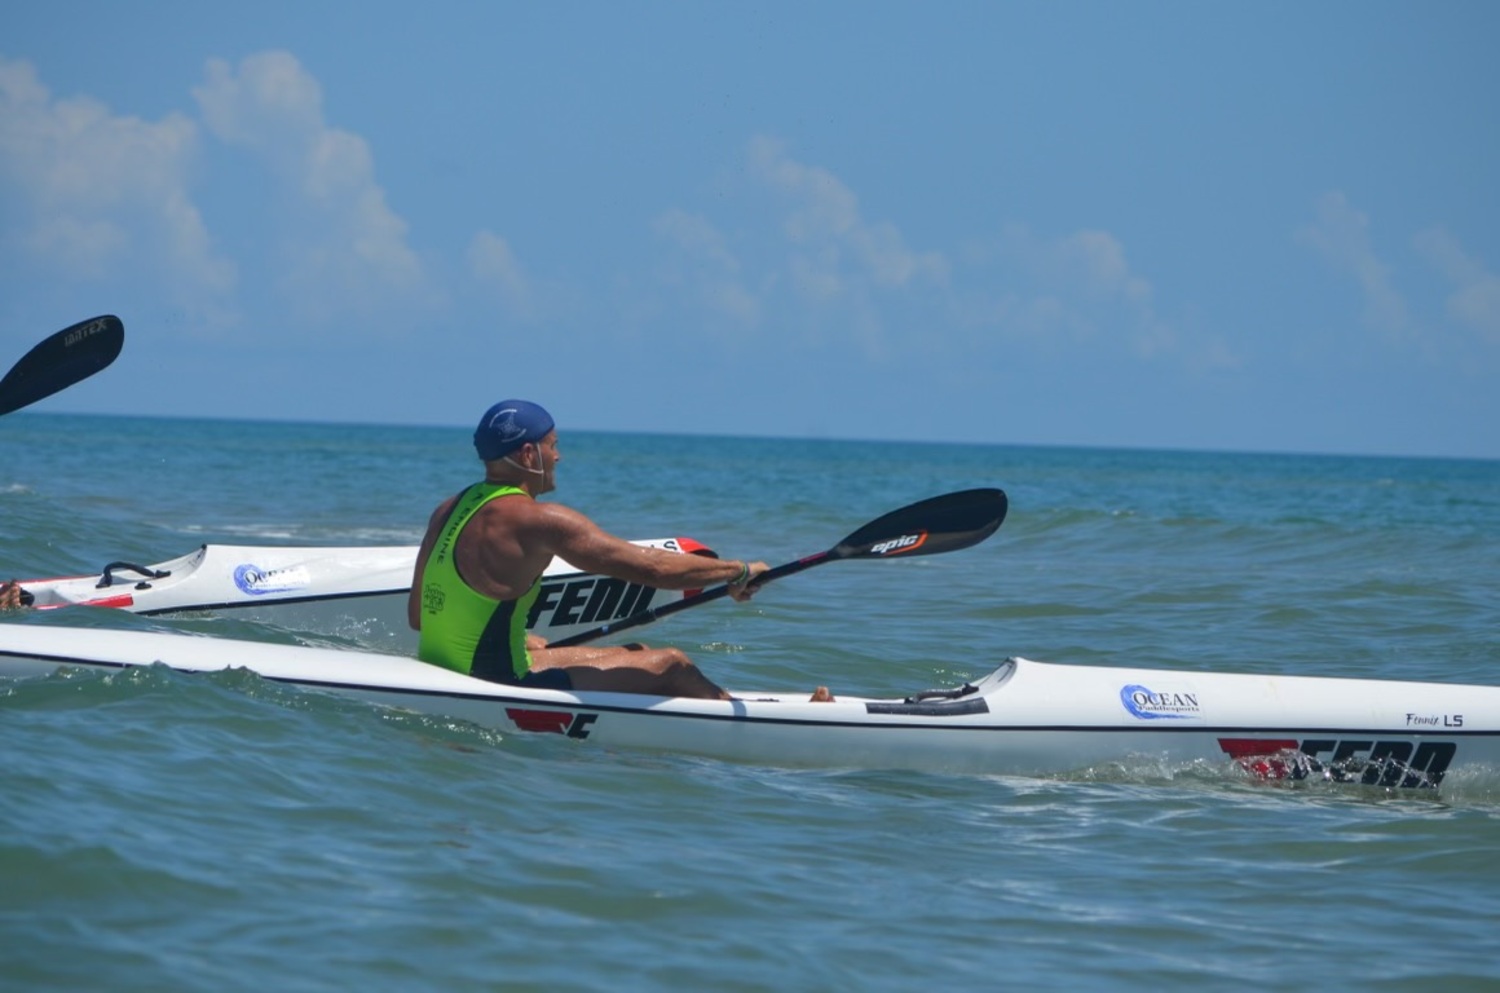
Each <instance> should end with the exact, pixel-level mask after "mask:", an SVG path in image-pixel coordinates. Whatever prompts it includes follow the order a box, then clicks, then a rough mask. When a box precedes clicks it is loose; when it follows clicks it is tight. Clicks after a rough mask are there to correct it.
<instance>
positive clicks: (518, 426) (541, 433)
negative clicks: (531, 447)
mask: <svg viewBox="0 0 1500 993" xmlns="http://www.w3.org/2000/svg"><path fill="white" fill-rule="evenodd" d="M552 427H553V424H552V415H551V414H549V413H547V412H546V411H545V410H543V409H542V408H541V407H540V406H538V405H537V404H534V403H531V402H530V401H528V400H501V401H500V402H499V403H497V404H495V405H494V406H493V407H491V408H490V409H489V410H486V411H485V412H484V416H483V417H481V418H480V419H479V427H477V428H475V429H474V450H475V451H477V452H478V453H479V457H480V458H481V459H483V460H484V461H486V462H493V461H495V460H496V459H503V458H505V456H507V455H509V454H510V453H511V452H514V451H515V450H516V449H518V448H520V447H521V446H522V445H524V444H526V443H527V442H531V443H532V444H536V443H537V442H539V441H541V440H542V439H543V438H545V437H547V433H548V432H549V431H551V430H552Z"/></svg>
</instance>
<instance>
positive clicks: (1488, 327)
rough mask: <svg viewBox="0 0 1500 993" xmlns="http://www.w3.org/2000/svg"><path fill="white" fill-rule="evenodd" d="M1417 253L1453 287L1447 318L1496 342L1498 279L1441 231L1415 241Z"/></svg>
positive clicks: (1499, 334) (1498, 336)
mask: <svg viewBox="0 0 1500 993" xmlns="http://www.w3.org/2000/svg"><path fill="white" fill-rule="evenodd" d="M1416 244H1417V249H1418V250H1419V251H1420V252H1421V253H1422V254H1423V255H1424V256H1426V258H1427V260H1428V261H1429V262H1431V263H1432V264H1433V265H1434V266H1435V267H1436V268H1437V269H1438V270H1439V271H1440V272H1442V274H1443V275H1444V276H1446V277H1447V278H1448V280H1449V282H1451V283H1452V284H1453V286H1454V289H1453V292H1452V293H1451V294H1450V295H1449V297H1448V303H1447V309H1448V314H1449V315H1450V316H1451V317H1452V318H1453V319H1454V320H1455V321H1458V322H1459V323H1460V324H1464V325H1467V326H1469V327H1471V328H1473V329H1474V330H1476V331H1479V332H1481V333H1483V334H1485V335H1488V336H1489V337H1490V338H1493V339H1495V340H1496V341H1500V276H1497V275H1496V274H1495V273H1492V272H1490V271H1489V270H1488V269H1486V268H1485V266H1484V263H1483V262H1481V261H1480V260H1478V259H1475V258H1473V257H1471V256H1469V255H1468V254H1466V253H1465V252H1464V250H1463V246H1461V245H1460V244H1459V243H1458V241H1457V239H1455V238H1454V237H1453V236H1452V235H1450V234H1449V233H1448V232H1447V231H1444V230H1443V229H1442V228H1431V229H1429V230H1427V231H1424V232H1422V233H1421V234H1419V235H1418V236H1417V239H1416Z"/></svg>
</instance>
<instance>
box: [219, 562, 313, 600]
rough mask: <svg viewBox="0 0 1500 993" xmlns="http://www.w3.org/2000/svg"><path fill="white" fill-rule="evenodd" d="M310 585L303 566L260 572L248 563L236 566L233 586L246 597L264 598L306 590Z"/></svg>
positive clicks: (310, 579)
mask: <svg viewBox="0 0 1500 993" xmlns="http://www.w3.org/2000/svg"><path fill="white" fill-rule="evenodd" d="M311 584H312V576H310V575H308V572H307V568H306V567H305V566H300V565H296V566H290V567H288V568H286V569H271V570H269V571H266V570H262V569H260V568H259V567H258V566H255V565H253V564H251V563H249V562H246V563H245V564H244V565H241V566H236V567H235V570H234V585H235V586H237V587H239V590H240V592H241V593H244V594H246V595H248V596H265V595H266V594H268V593H290V592H292V591H293V590H302V589H306V588H307V587H308V586H310V585H311Z"/></svg>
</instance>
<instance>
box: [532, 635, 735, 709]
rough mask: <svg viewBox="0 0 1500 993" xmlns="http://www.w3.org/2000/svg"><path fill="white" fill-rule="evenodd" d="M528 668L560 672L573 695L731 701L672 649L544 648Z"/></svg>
mask: <svg viewBox="0 0 1500 993" xmlns="http://www.w3.org/2000/svg"><path fill="white" fill-rule="evenodd" d="M531 668H532V670H533V671H537V670H541V669H562V670H563V671H565V672H566V673H567V674H568V678H569V679H571V680H572V681H573V688H574V689H575V690H594V691H599V692H607V693H651V694H656V695H660V696H681V697H692V698H694V699H697V700H728V699H730V697H729V694H728V693H727V692H726V691H725V690H724V689H723V687H721V686H719V685H718V684H717V683H715V682H714V681H713V680H711V679H709V678H708V677H707V676H705V675H704V674H703V670H701V669H699V668H698V667H697V666H696V665H694V664H693V663H692V661H691V660H690V659H689V658H688V657H687V656H686V655H684V654H683V652H682V650H681V649H677V648H647V647H645V646H640V647H624V646H614V647H608V648H585V647H582V646H580V647H577V648H543V649H541V650H540V651H534V652H532V653H531Z"/></svg>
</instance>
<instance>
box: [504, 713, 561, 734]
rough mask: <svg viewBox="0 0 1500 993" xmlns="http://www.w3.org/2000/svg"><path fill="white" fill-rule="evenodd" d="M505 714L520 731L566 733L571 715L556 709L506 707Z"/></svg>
mask: <svg viewBox="0 0 1500 993" xmlns="http://www.w3.org/2000/svg"><path fill="white" fill-rule="evenodd" d="M505 716H506V717H509V718H510V719H511V720H512V721H514V722H515V724H516V727H518V728H520V729H521V730H522V731H540V732H543V733H546V734H567V733H568V725H569V724H572V723H573V715H572V714H570V713H568V712H567V711H557V710H521V709H520V708H518V707H506V708H505Z"/></svg>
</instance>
